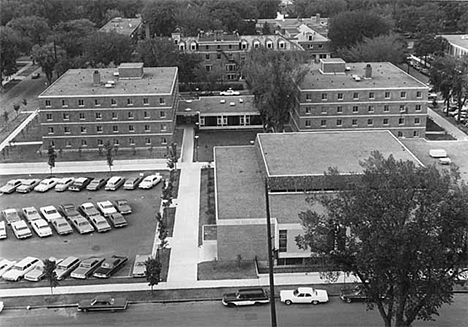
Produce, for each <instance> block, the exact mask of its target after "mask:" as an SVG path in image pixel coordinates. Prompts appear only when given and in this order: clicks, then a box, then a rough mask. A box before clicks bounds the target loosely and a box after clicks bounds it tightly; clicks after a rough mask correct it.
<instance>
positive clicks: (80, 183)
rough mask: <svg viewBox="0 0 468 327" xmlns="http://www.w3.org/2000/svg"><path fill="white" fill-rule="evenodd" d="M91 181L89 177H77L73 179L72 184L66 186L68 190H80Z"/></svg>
mask: <svg viewBox="0 0 468 327" xmlns="http://www.w3.org/2000/svg"><path fill="white" fill-rule="evenodd" d="M89 183H91V178H89V177H79V178H77V179H75V181H74V182H73V184H72V185H70V186H69V187H68V190H69V191H74V192H80V191H82V190H84V189H85V188H86V186H88V184H89Z"/></svg>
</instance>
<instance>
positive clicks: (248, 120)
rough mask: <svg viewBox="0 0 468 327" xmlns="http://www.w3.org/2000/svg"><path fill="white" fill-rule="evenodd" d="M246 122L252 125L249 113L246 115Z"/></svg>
mask: <svg viewBox="0 0 468 327" xmlns="http://www.w3.org/2000/svg"><path fill="white" fill-rule="evenodd" d="M245 124H246V125H250V116H249V115H247V116H245Z"/></svg>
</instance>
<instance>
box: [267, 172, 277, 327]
mask: <svg viewBox="0 0 468 327" xmlns="http://www.w3.org/2000/svg"><path fill="white" fill-rule="evenodd" d="M265 204H266V220H267V238H268V242H267V243H268V253H267V254H268V274H269V277H270V316H271V327H276V326H277V324H276V307H275V281H274V278H273V257H272V255H273V249H272V246H271V223H270V199H269V197H268V179H267V178H265Z"/></svg>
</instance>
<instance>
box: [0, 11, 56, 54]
mask: <svg viewBox="0 0 468 327" xmlns="http://www.w3.org/2000/svg"><path fill="white" fill-rule="evenodd" d="M7 26H8V27H11V28H12V29H14V30H15V31H17V32H18V33H19V34H20V35H21V36H22V37H23V38H24V40H25V41H26V43H27V44H28V47H27V48H26V49H24V50H25V52H29V51H30V50H31V48H32V47H33V46H34V45H36V44H38V45H43V44H44V43H45V41H46V39H47V37H48V36H49V34H50V33H51V31H50V27H49V24H48V23H47V20H46V19H45V18H42V17H37V16H25V17H19V18H14V19H12V20H11V21H9V22H8V24H7Z"/></svg>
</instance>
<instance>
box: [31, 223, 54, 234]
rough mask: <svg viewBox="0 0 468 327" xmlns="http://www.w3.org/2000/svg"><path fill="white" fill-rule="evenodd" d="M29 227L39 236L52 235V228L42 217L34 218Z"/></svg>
mask: <svg viewBox="0 0 468 327" xmlns="http://www.w3.org/2000/svg"><path fill="white" fill-rule="evenodd" d="M31 227H32V228H33V229H34V231H35V232H36V234H37V236H39V237H47V236H51V235H52V229H51V228H50V226H49V224H48V223H47V221H45V220H44V219H36V220H34V221H33V222H32V223H31Z"/></svg>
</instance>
